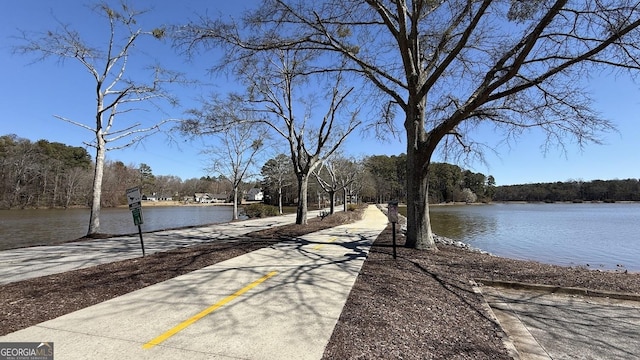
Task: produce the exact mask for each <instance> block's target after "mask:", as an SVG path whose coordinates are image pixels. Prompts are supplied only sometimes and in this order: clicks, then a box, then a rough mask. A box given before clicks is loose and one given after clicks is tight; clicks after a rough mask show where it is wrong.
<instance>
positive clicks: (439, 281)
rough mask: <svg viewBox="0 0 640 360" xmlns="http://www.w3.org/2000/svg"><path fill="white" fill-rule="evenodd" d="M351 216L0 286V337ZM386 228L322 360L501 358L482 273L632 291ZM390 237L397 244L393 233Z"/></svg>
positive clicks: (634, 286)
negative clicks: (418, 240) (412, 245)
mask: <svg viewBox="0 0 640 360" xmlns="http://www.w3.org/2000/svg"><path fill="white" fill-rule="evenodd" d="M358 216H359V215H358V213H357V212H348V213H346V214H345V213H337V214H334V215H331V216H329V217H326V218H325V219H324V220H323V221H320V220H319V219H310V221H309V224H308V225H306V226H302V225H289V226H284V227H280V228H277V229H271V230H269V231H263V232H258V233H252V234H249V236H247V237H246V238H245V239H243V240H240V241H235V242H228V243H215V244H210V245H202V246H196V247H190V248H183V249H176V250H173V251H169V252H165V253H158V254H154V255H150V256H147V257H145V258H139V259H131V260H125V261H120V262H116V263H110V264H103V265H99V266H96V267H92V268H87V269H81V270H77V271H71V272H67V273H62V274H57V275H50V276H45V277H41V278H36V279H31V280H25V281H20V282H15V283H11V284H6V285H2V286H0V335H4V334H7V333H10V332H13V331H16V330H19V329H23V328H26V327H29V326H31V325H35V324H37V323H40V322H42V321H45V320H48V319H52V318H55V317H58V316H61V315H64V314H66V313H70V312H73V311H76V310H78V309H81V308H84V307H87V306H91V305H93V304H96V303H99V302H102V301H105V300H108V299H111V298H114V297H117V296H119V295H122V294H125V293H128V292H131V291H134V290H137V289H140V288H142V287H145V286H148V285H151V284H154V283H157V282H160V281H164V280H167V279H169V278H172V277H175V276H178V275H181V274H184V273H187V272H190V271H194V270H197V269H199V268H202V267H205V266H208V265H211V264H214V263H217V262H220V261H223V260H226V259H229V258H232V257H235V256H238V255H241V254H244V253H247V252H250V251H253V250H256V249H259V248H261V247H265V246H269V245H271V244H273V243H275V242H278V241H279V240H280V239H283V238H291V237H296V236H300V235H303V234H305V233H309V232H313V231H318V230H320V229H324V228H327V227H332V226H335V225H338V224H341V223H345V222H348V221H353V220H354V219H355V218H357V217H358ZM391 238H392V233H391V227H388V228H387V229H386V230H385V231H384V232H383V233H382V234H381V235H380V236H379V237H378V239H377V240H376V242H375V243H374V245H373V247H372V248H371V251H370V253H369V256H368V258H367V260H366V261H365V263H364V265H363V268H362V270H361V272H360V275H359V276H358V278H357V280H356V283H355V285H354V287H353V289H352V291H351V293H350V295H349V298H348V300H347V303H346V304H345V307H344V309H343V311H342V315H341V317H340V319H339V321H338V324H337V325H336V328H335V329H334V333H333V336H332V337H331V340H330V342H329V344H328V346H327V348H326V350H325V354H324V358H325V359H382V358H384V359H390V358H402V359H508V358H509V357H508V355H507V352H506V350H505V348H504V346H503V343H502V339H503V337H504V334H503V332H502V330H501V329H500V327H499V326H498V325H497V324H495V323H494V322H493V321H492V320H491V318H490V317H489V315H488V314H487V313H486V311H485V310H484V308H483V307H482V298H481V295H479V294H477V293H476V292H474V291H473V287H472V281H473V280H474V279H479V278H484V279H491V280H501V281H518V282H525V283H539V284H547V285H554V286H561V287H582V288H588V289H593V290H602V291H616V292H629V293H635V294H640V274H632V273H621V272H599V271H594V270H588V269H584V268H573V267H560V266H554V265H546V264H541V263H537V262H529V261H519V260H512V259H505V258H500V257H496V256H491V255H487V254H481V253H477V252H473V251H469V250H465V249H460V248H456V247H452V246H445V245H439V251H419V250H413V249H408V248H404V247H399V248H398V249H397V259H395V260H394V259H393V258H392V248H391ZM398 243H399V245H402V244H403V243H404V241H403V240H402V237H401V236H398Z"/></svg>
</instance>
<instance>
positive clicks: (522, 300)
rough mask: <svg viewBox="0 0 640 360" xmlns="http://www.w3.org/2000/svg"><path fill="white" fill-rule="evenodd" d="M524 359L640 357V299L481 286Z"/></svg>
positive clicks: (619, 358)
mask: <svg viewBox="0 0 640 360" xmlns="http://www.w3.org/2000/svg"><path fill="white" fill-rule="evenodd" d="M482 293H483V295H484V297H485V299H486V300H487V302H488V304H489V306H490V307H491V309H492V310H493V313H494V314H495V316H496V317H497V319H498V321H499V322H500V325H501V326H502V328H503V329H504V330H505V332H506V333H507V335H508V336H509V338H510V339H511V341H512V343H513V345H515V348H516V350H517V352H518V353H519V355H520V359H522V360H547V359H567V360H578V359H598V360H604V359H611V360H614V359H615V360H622V359H629V360H631V359H639V358H640V302H638V301H630V300H616V299H611V298H604V297H585V296H579V295H567V294H555V293H551V292H544V291H532V290H515V289H507V288H496V287H488V286H483V287H482Z"/></svg>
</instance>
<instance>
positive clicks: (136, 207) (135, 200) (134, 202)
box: [127, 187, 144, 257]
mask: <svg viewBox="0 0 640 360" xmlns="http://www.w3.org/2000/svg"><path fill="white" fill-rule="evenodd" d="M141 200H142V196H141V194H140V188H139V187H134V188H130V189H127V203H128V204H129V210H131V214H132V215H133V224H134V225H136V226H137V227H138V235H140V246H142V257H144V241H143V240H142V228H141V227H140V225H141V224H142V223H143V219H142V202H141Z"/></svg>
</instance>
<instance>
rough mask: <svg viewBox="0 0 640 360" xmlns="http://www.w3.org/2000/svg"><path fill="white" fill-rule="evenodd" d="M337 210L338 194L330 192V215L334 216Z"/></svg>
mask: <svg viewBox="0 0 640 360" xmlns="http://www.w3.org/2000/svg"><path fill="white" fill-rule="evenodd" d="M335 209H336V192H335V191H329V214H333V213H334V212H335Z"/></svg>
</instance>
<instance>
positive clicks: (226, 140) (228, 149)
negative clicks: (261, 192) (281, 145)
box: [207, 104, 265, 220]
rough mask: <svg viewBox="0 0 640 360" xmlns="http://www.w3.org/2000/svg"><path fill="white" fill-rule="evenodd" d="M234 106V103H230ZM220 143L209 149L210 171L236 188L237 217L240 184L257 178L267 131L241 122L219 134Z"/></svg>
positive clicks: (234, 210)
mask: <svg viewBox="0 0 640 360" xmlns="http://www.w3.org/2000/svg"><path fill="white" fill-rule="evenodd" d="M230 105H231V106H233V104H230ZM216 137H217V138H218V140H219V142H220V145H219V146H215V147H213V148H211V149H210V150H208V151H207V153H208V154H210V155H211V159H212V161H213V162H212V166H211V168H210V169H209V170H210V171H211V172H214V173H218V174H220V175H222V176H224V177H225V178H226V179H227V180H229V182H230V183H231V187H232V189H233V219H234V220H238V200H239V198H238V195H239V191H240V185H241V184H242V182H243V181H246V180H247V178H250V177H255V176H256V175H257V170H256V169H255V165H256V160H257V156H258V155H259V153H260V152H261V151H262V150H264V144H265V138H264V132H263V131H260V127H259V126H256V125H255V124H254V123H251V122H238V123H235V124H233V125H232V126H229V127H227V128H226V129H225V131H223V132H221V133H219V134H217V135H216Z"/></svg>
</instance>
